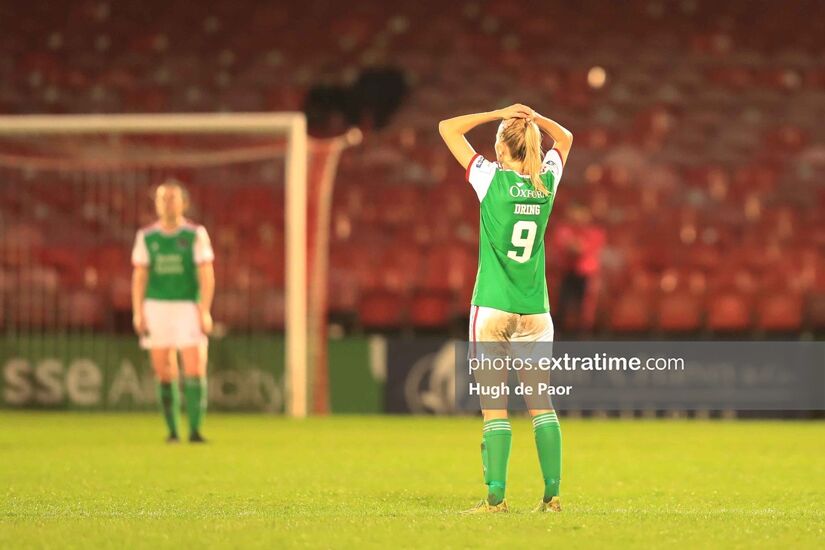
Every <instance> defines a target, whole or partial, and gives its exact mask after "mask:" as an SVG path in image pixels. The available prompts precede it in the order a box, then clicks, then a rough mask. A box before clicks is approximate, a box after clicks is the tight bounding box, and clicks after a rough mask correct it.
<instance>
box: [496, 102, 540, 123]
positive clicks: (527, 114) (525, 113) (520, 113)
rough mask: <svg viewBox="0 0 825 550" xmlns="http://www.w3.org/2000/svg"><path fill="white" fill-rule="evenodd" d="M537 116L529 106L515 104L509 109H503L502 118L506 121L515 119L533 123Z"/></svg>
mask: <svg viewBox="0 0 825 550" xmlns="http://www.w3.org/2000/svg"><path fill="white" fill-rule="evenodd" d="M535 115H536V112H535V111H533V109H531V108H530V107H528V106H527V105H522V104H521V103H514V104H513V105H510V106H509V107H505V108H504V109H501V118H503V119H504V120H505V121H506V120H511V119H514V118H526V119H527V120H528V121H532V120H533V117H534V116H535Z"/></svg>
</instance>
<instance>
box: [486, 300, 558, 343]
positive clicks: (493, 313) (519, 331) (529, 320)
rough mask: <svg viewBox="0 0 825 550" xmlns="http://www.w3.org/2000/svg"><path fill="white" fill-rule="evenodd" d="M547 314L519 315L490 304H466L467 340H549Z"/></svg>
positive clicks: (548, 317) (551, 337) (549, 322)
mask: <svg viewBox="0 0 825 550" xmlns="http://www.w3.org/2000/svg"><path fill="white" fill-rule="evenodd" d="M552 341H553V319H552V318H551V317H550V314H549V313H536V314H533V315H520V314H518V313H510V312H508V311H501V310H500V309H495V308H492V307H485V306H471V307H470V342H552Z"/></svg>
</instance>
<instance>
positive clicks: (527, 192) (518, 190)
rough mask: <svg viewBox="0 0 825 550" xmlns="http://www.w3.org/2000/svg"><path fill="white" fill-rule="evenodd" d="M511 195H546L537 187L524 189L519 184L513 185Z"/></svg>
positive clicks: (521, 196) (537, 196)
mask: <svg viewBox="0 0 825 550" xmlns="http://www.w3.org/2000/svg"><path fill="white" fill-rule="evenodd" d="M510 196H511V197H514V198H516V199H543V198H545V196H546V195H544V193H541V192H540V191H536V190H535V189H523V188H520V187H519V186H518V185H511V186H510Z"/></svg>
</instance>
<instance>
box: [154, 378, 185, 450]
mask: <svg viewBox="0 0 825 550" xmlns="http://www.w3.org/2000/svg"><path fill="white" fill-rule="evenodd" d="M158 404H159V405H160V410H161V412H162V413H163V418H164V420H166V426H167V427H168V428H169V435H171V436H175V437H177V436H178V411H179V410H180V393H179V392H178V381H177V380H173V381H171V382H160V381H159V382H158Z"/></svg>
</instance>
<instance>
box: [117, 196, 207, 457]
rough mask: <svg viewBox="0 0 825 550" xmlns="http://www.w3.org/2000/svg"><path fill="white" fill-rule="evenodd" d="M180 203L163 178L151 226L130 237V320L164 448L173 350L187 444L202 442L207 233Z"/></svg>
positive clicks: (176, 401) (173, 430)
mask: <svg viewBox="0 0 825 550" xmlns="http://www.w3.org/2000/svg"><path fill="white" fill-rule="evenodd" d="M186 206H187V198H186V191H185V190H184V189H183V186H182V185H181V184H180V183H178V182H177V181H175V180H169V181H166V182H164V183H163V184H161V185H159V186H158V188H157V190H156V192H155V210H156V211H157V215H158V221H157V222H155V223H154V224H152V225H150V226H148V227H144V228H142V229H140V230H139V231H138V232H137V237H136V238H135V246H134V248H133V249H132V265H133V266H134V271H133V273H132V311H133V319H132V320H133V324H134V327H135V331H136V332H137V333H138V336H140V344H141V347H143V348H145V349H148V350H149V356H150V359H151V361H152V367H153V369H154V371H155V375H156V376H157V380H158V401H159V402H160V406H161V410H162V411H163V416H164V419H165V420H166V425H167V427H168V428H169V437H168V439H167V441H169V442H170V443H171V442H177V441H178V410H179V409H180V397H179V395H178V361H177V352H178V351H180V355H181V358H182V360H183V372H184V381H183V391H184V395H185V398H186V412H187V416H188V419H189V441H190V442H193V443H201V442H203V441H204V439H203V437H202V436H201V432H200V426H201V422H202V421H203V417H204V414H205V412H206V401H207V397H206V353H207V345H208V338H207V335H208V334H209V333H210V332H211V330H212V315H211V313H210V310H211V307H212V297H213V296H214V293H215V272H214V270H213V268H212V261H213V260H214V258H215V255H214V253H213V252H212V245H211V243H210V242H209V235H208V234H207V233H206V229H205V228H204V227H203V226H202V225H196V224H194V223H192V222H190V221H188V220H187V219H185V218H184V217H183V215H184V211H185V210H186Z"/></svg>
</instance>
